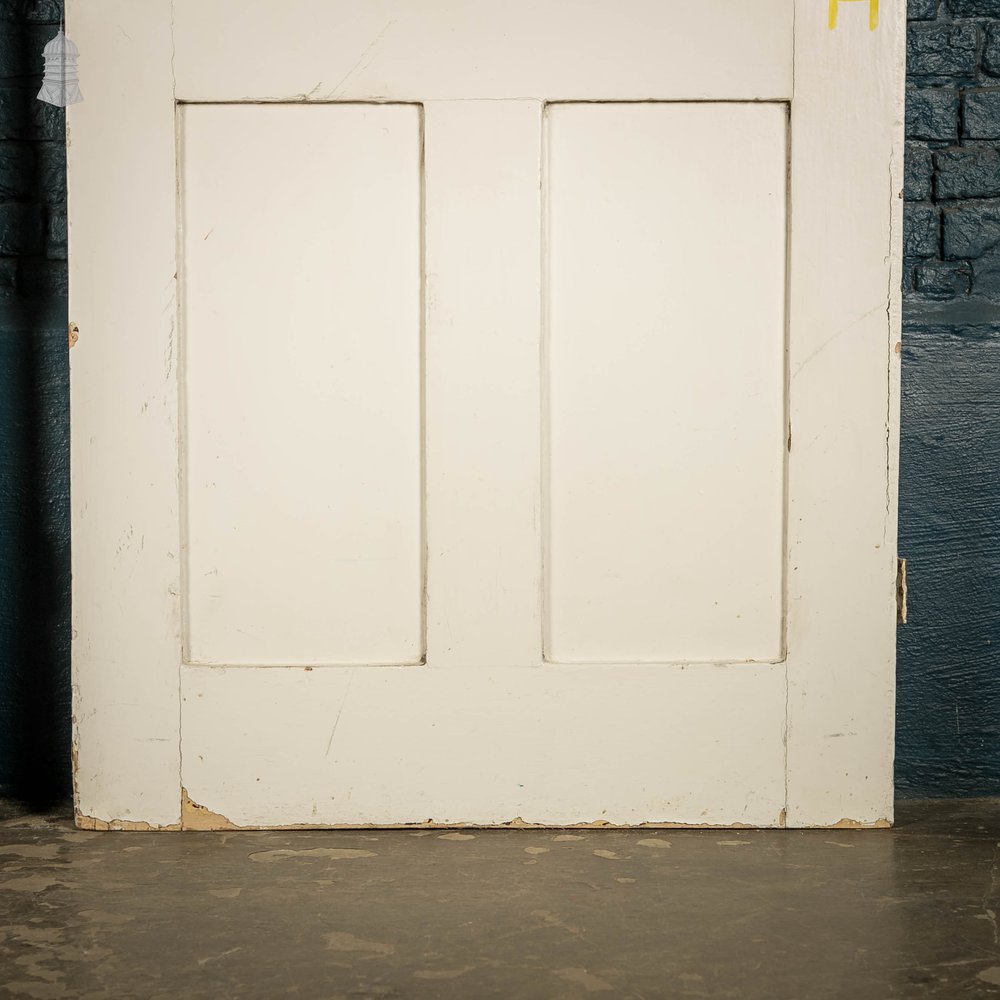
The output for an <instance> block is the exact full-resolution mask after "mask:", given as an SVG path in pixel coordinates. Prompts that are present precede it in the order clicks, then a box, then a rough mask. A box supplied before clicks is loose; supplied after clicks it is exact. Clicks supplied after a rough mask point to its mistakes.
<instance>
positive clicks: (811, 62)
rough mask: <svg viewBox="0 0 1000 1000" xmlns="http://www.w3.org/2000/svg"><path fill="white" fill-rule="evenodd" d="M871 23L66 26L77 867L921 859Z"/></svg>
mask: <svg viewBox="0 0 1000 1000" xmlns="http://www.w3.org/2000/svg"><path fill="white" fill-rule="evenodd" d="M862 6H863V5H850V6H845V8H844V9H843V10H841V11H840V13H839V17H838V19H837V25H836V27H835V28H831V27H830V22H829V21H828V18H827V13H828V12H827V10H826V5H822V4H818V3H816V2H814V0H747V2H742V3H738V4H737V3H732V2H730V0H702V2H700V3H698V4H690V3H681V2H679V0H678V2H663V0H657V2H653V0H627V2H615V3H610V2H609V3H603V2H593V3H590V2H588V3H574V4H567V3H565V2H563V0H532V2H528V0H523V2H522V0H509V2H507V3H505V4H496V3H486V2H480V0H433V2H432V0H420V2H414V0H378V2H361V0H334V2H321V0H287V2H284V3H281V4H266V5H264V4H258V5H246V4H240V3H237V2H235V0H212V2H208V3H206V2H203V0H197V2H196V0H173V2H170V0H148V2H144V3H142V4H136V3H134V2H130V0H77V2H73V0H71V2H70V9H69V26H68V30H69V32H70V34H71V35H72V36H73V37H74V39H75V40H76V42H77V43H78V45H79V46H80V49H81V60H80V66H81V75H82V79H83V81H84V84H83V86H84V90H85V93H86V96H87V100H86V102H85V103H83V104H81V105H77V106H75V107H73V108H72V109H71V111H70V119H69V122H70V124H69V128H70V149H69V171H70V184H71V193H70V217H71V301H72V306H71V312H72V315H71V318H72V320H73V321H74V322H76V323H77V324H78V325H79V328H80V339H79V343H78V345H77V346H76V347H75V348H74V350H73V355H72V377H73V383H72V386H73V470H74V478H73V494H74V510H75V516H74V525H73V531H74V535H73V538H74V671H75V705H76V721H75V724H76V734H75V741H76V792H77V809H78V817H79V821H80V822H81V823H82V824H85V825H89V826H95V827H107V826H111V827H122V826H124V827H134V828H145V827H177V826H181V827H185V828H199V827H202V828H203V827H206V826H226V825H236V826H281V825H301V824H318V825H324V826H336V825H353V824H378V825H383V824H420V823H437V824H505V823H520V822H524V823H539V824H550V825H568V824H582V823H593V824H641V823H675V824H698V825H700V824H746V825H759V826H781V825H788V826H805V825H830V824H836V823H840V822H845V823H850V824H859V825H879V824H884V823H885V822H888V821H889V820H890V819H891V815H892V803H891V797H892V780H891V774H892V739H893V726H892V718H893V666H894V634H893V630H894V621H895V607H894V582H895V510H896V497H895V489H896V436H897V416H896V414H897V382H898V343H897V338H898V304H899V303H898V294H897V292H896V285H897V281H898V255H899V231H900V227H899V216H900V212H899V207H900V203H899V201H898V193H899V190H900V186H901V180H900V168H901V157H900V155H899V154H900V149H901V141H900V121H901V111H902V57H901V46H902V29H903V23H904V11H903V5H902V3H900V4H898V5H894V4H891V3H890V4H883V7H882V11H881V14H880V18H881V20H880V23H878V18H877V17H875V16H874V15H873V16H872V18H871V19H869V16H868V12H867V9H866V10H862V9H861V8H862ZM871 22H874V23H875V26H874V27H871V26H870V23H871Z"/></svg>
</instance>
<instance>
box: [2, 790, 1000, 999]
mask: <svg viewBox="0 0 1000 1000" xmlns="http://www.w3.org/2000/svg"><path fill="white" fill-rule="evenodd" d="M998 854H1000V800H988V801H987V800H969V801H965V802H943V801H938V802H931V803H922V804H920V803H909V804H907V803H904V804H901V805H900V806H899V809H898V813H897V826H896V828H895V829H893V830H868V831H854V830H835V831H830V830H825V831H807V832H796V831H784V832H779V831H754V830H740V831H735V830H670V831H649V830H629V831H616V830H593V831H568V832H566V833H562V834H560V833H559V831H554V830H523V829H522V830H474V831H461V832H459V831H454V832H447V831H443V830H430V831H428V830H420V831H368V832H364V831H362V832H323V831H302V832H282V833H251V832H246V833H243V832H232V833H185V834H178V833H93V832H85V831H79V830H74V829H73V827H72V824H71V823H70V822H69V820H68V819H66V818H64V817H38V816H28V817H19V818H13V819H8V820H6V821H5V822H2V823H0V865H2V869H0V995H2V996H9V997H35V998H39V1000H47V998H50V997H53V998H61V997H92V998H97V997H114V998H119V997H142V998H147V997H148V998H153V997H158V998H174V997H185V998H187V997H213V998H229V997H282V996H285V995H288V994H292V995H297V996H302V997H308V998H321V1000H328V998H334V997H416V998H425V997H435V998H436V997H444V998H452V997H454V998H462V1000H479V998H487V997H503V998H515V1000H522V998H523V1000H531V998H536V997H537V998H546V1000H548V998H557V1000H558V998H575V997H590V996H601V995H605V996H608V997H622V998H635V1000H652V998H659V997H671V998H673V997H681V998H682V997H712V998H716V997H720V998H721V997H734V998H762V1000H763V998H767V1000H784V998H787V1000H811V998H814V997H815V998H820V997H838V998H839V997H844V998H852V1000H866V998H869V997H870V998H878V1000H887V998H891V997H990V996H996V997H998V998H1000V930H998V916H997V910H998V909H1000V884H998V883H1000V877H998V867H997V865H998Z"/></svg>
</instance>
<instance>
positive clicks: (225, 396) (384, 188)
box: [181, 104, 423, 664]
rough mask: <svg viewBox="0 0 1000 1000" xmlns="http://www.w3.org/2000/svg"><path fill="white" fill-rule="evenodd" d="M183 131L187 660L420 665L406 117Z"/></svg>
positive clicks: (247, 117) (399, 111)
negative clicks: (414, 663)
mask: <svg viewBox="0 0 1000 1000" xmlns="http://www.w3.org/2000/svg"><path fill="white" fill-rule="evenodd" d="M182 122H183V128H182V136H181V138H182V142H181V151H182V165H183V188H182V202H183V206H182V211H183V266H184V285H183V303H184V313H183V317H184V325H183V331H182V337H183V345H182V346H183V356H182V363H183V369H184V397H185V402H186V414H185V434H184V448H183V463H182V464H183V469H182V473H183V476H184V481H185V486H186V501H187V503H186V518H187V520H186V532H185V535H186V542H187V546H186V552H185V560H186V562H185V567H186V594H187V608H186V610H187V627H188V634H187V640H188V649H187V654H188V657H189V659H190V660H191V661H193V662H202V663H236V664H240V663H256V664H260V663H270V664H294V663H307V664H311V663H413V662H417V661H419V660H420V658H421V656H422V655H423V626H422V586H423V556H422V549H423V544H422V513H421V512H422V488H421V450H422V440H421V402H420V393H421V389H420V386H421V343H420V341H421V334H420V331H421V290H420V289H421V273H420V270H421V263H420V231H421V211H420V131H421V126H420V111H419V108H417V107H415V106H408V105H364V104H353V105H341V106H332V105H323V106H312V107H310V106H289V105H273V106H266V105H246V106H225V105H215V106H187V107H184V108H183V114H182Z"/></svg>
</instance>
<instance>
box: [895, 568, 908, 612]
mask: <svg viewBox="0 0 1000 1000" xmlns="http://www.w3.org/2000/svg"><path fill="white" fill-rule="evenodd" d="M896 621H897V622H898V623H899V624H900V625H905V624H906V560H905V559H901V558H899V557H898V556H897V557H896Z"/></svg>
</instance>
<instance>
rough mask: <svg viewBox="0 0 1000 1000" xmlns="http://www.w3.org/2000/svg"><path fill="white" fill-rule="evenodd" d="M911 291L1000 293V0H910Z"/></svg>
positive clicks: (926, 295) (999, 296) (933, 295)
mask: <svg viewBox="0 0 1000 1000" xmlns="http://www.w3.org/2000/svg"><path fill="white" fill-rule="evenodd" d="M908 13H909V18H910V21H909V31H908V35H907V80H908V83H907V95H906V98H907V100H906V138H907V143H906V199H907V204H906V224H905V227H904V242H905V250H904V253H905V256H906V266H905V276H904V289H905V291H906V293H907V294H908V295H910V296H913V297H915V298H917V299H927V300H939V301H942V300H951V299H955V298H962V297H966V296H970V295H972V296H975V297H977V298H987V299H991V300H996V301H1000V0H911V2H910V5H909V12H908Z"/></svg>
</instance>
